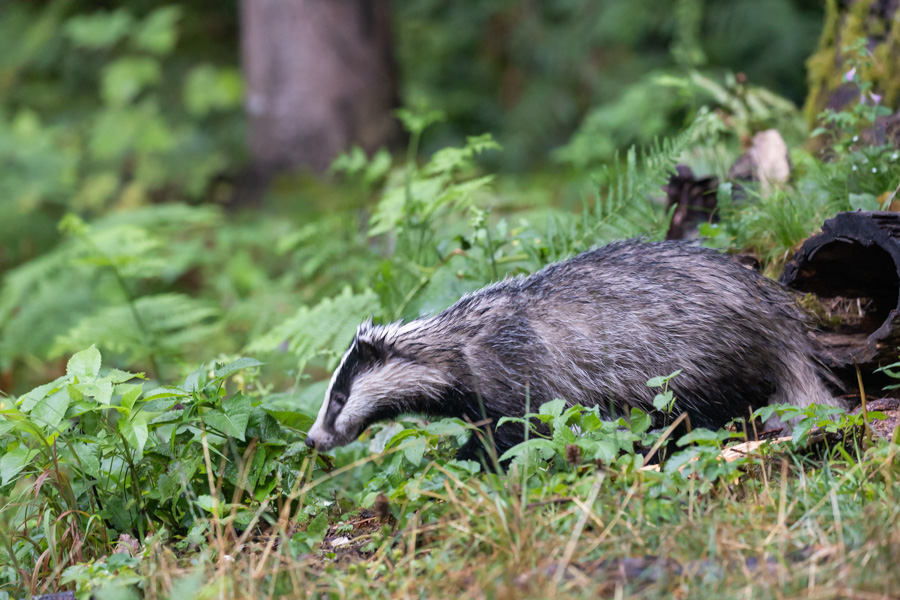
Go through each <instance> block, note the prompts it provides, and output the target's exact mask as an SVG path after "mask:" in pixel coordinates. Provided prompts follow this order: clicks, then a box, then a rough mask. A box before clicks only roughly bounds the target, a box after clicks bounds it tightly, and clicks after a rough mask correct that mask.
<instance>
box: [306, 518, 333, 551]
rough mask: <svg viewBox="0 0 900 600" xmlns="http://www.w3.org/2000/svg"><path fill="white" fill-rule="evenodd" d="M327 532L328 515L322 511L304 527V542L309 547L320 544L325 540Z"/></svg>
mask: <svg viewBox="0 0 900 600" xmlns="http://www.w3.org/2000/svg"><path fill="white" fill-rule="evenodd" d="M327 531H328V515H327V514H326V513H325V511H322V512H320V513H319V514H318V515H316V518H315V519H313V520H312V521H310V522H309V525H307V526H306V542H307V543H308V544H310V545H311V546H312V545H314V544H318V543H321V541H322V540H324V539H325V532H327Z"/></svg>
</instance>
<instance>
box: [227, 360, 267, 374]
mask: <svg viewBox="0 0 900 600" xmlns="http://www.w3.org/2000/svg"><path fill="white" fill-rule="evenodd" d="M261 365H262V363H261V362H259V361H258V360H256V359H255V358H239V359H237V360H236V361H234V362H230V363H228V364H227V365H225V366H223V367H220V368H218V369H216V371H215V374H216V377H228V376H229V375H231V374H232V373H235V372H237V371H240V370H241V369H248V368H250V367H259V366H261Z"/></svg>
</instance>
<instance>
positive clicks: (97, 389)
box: [69, 381, 113, 406]
mask: <svg viewBox="0 0 900 600" xmlns="http://www.w3.org/2000/svg"><path fill="white" fill-rule="evenodd" d="M69 391H70V395H71V392H72V391H74V392H76V393H78V394H80V395H81V396H82V397H84V396H87V397H88V398H93V399H94V400H96V401H97V404H103V405H106V406H109V403H110V401H111V400H112V395H113V385H112V383H111V382H109V381H105V382H103V383H76V384H73V385H71V386H69ZM73 397H74V396H73Z"/></svg>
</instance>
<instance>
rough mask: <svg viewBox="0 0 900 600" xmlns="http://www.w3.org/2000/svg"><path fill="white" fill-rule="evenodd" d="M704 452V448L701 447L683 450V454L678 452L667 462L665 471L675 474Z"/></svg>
mask: <svg viewBox="0 0 900 600" xmlns="http://www.w3.org/2000/svg"><path fill="white" fill-rule="evenodd" d="M702 452H703V448H702V447H700V446H691V447H690V448H687V449H685V450H682V451H681V452H676V453H675V454H674V455H672V457H670V458H669V459H668V460H667V461H666V466H665V468H664V469H663V471H665V472H666V473H675V472H677V471H678V469H680V468H681V467H682V466H684V465H686V464H687V463H689V462H690V461H692V460H693V459H695V458H696V457H698V456H700V454H701V453H702Z"/></svg>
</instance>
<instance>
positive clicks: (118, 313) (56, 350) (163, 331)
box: [50, 294, 218, 362]
mask: <svg viewBox="0 0 900 600" xmlns="http://www.w3.org/2000/svg"><path fill="white" fill-rule="evenodd" d="M135 312H137V318H136V316H135ZM217 316H218V311H217V310H216V309H215V308H213V307H211V306H209V305H208V304H207V303H205V302H203V301H200V300H196V299H194V298H191V297H189V296H186V295H184V294H158V295H155V296H144V297H142V298H138V299H137V300H136V301H135V303H134V311H133V310H132V307H131V306H128V305H113V306H106V307H104V308H101V309H100V310H97V311H95V312H94V313H93V314H90V315H88V316H86V317H83V318H82V319H81V320H80V321H79V322H78V323H77V324H76V325H75V326H74V327H72V328H71V329H69V331H68V332H66V333H65V334H62V335H60V336H58V337H57V338H56V340H55V342H54V344H53V346H52V348H51V350H50V354H51V355H52V356H61V355H63V354H66V353H70V352H74V351H75V350H77V349H78V348H86V347H88V346H90V345H91V344H95V345H96V346H97V347H99V348H101V349H103V350H105V351H109V352H113V353H117V354H122V355H125V356H126V357H128V360H129V362H132V361H135V360H137V359H139V358H141V357H142V356H144V355H146V354H148V350H149V351H150V352H170V353H171V352H174V351H178V350H179V349H180V347H181V346H182V345H183V344H185V343H186V342H187V341H188V340H189V341H190V342H193V343H195V344H196V343H201V342H202V341H203V339H205V338H206V337H207V336H209V335H210V334H211V333H213V332H214V331H215V330H216V326H215V323H213V319H215V318H216V317H217Z"/></svg>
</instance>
